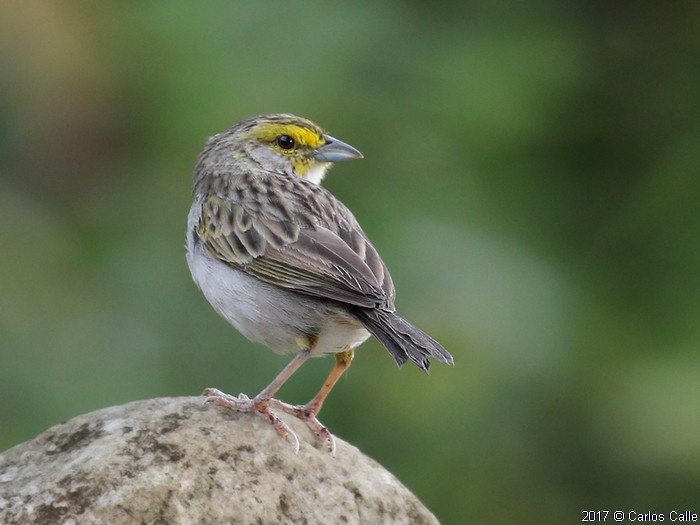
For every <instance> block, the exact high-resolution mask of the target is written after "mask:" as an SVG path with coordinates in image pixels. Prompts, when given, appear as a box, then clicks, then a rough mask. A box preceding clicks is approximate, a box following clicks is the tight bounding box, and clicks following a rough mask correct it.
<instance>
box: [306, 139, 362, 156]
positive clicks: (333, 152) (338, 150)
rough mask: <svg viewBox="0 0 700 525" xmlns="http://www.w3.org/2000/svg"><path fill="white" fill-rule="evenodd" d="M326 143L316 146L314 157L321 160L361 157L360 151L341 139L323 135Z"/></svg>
mask: <svg viewBox="0 0 700 525" xmlns="http://www.w3.org/2000/svg"><path fill="white" fill-rule="evenodd" d="M323 138H324V139H325V140H326V143H325V144H324V145H323V146H321V147H320V148H317V149H316V151H315V152H314V158H315V159H316V160H319V161H321V162H340V161H341V160H352V159H361V158H362V153H360V152H359V151H357V150H356V149H355V148H353V147H352V146H351V145H350V144H346V143H345V142H343V141H342V140H338V139H335V138H333V137H331V136H330V135H324V136H323Z"/></svg>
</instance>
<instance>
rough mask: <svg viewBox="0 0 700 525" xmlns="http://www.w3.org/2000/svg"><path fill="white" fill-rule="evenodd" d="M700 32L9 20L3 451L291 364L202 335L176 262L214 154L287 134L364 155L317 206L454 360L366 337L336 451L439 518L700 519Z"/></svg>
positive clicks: (236, 11)
mask: <svg viewBox="0 0 700 525" xmlns="http://www.w3.org/2000/svg"><path fill="white" fill-rule="evenodd" d="M525 4H527V5H525ZM699 15H700V8H699V7H698V4H697V2H672V1H670V2H636V1H634V2H633V1H623V2H601V1H583V0H579V1H564V2H560V1H559V2H557V1H554V0H550V1H546V0H543V1H539V2H527V3H518V2H497V1H493V0H492V1H486V0H482V1H468V2H430V3H427V2H406V3H400V2H386V1H377V2H370V1H365V2H343V3H340V2H339V3H335V4H330V3H327V2H326V3H321V2H306V1H297V2H286V3H283V2H268V3H262V2H224V1H219V2H207V3H193V2H173V1H168V2H166V1H153V2H87V1H83V2H39V1H36V2H33V1H26V2H3V3H2V6H0V224H1V226H0V246H1V247H2V248H1V249H2V256H1V257H0V399H1V400H2V401H1V402H0V449H2V450H4V449H6V448H9V447H11V446H13V445H15V444H17V443H20V442H22V441H25V440H27V439H30V438H32V437H33V436H35V435H36V434H37V433H39V432H41V431H43V430H44V429H46V428H48V427H49V426H51V425H54V424H56V423H58V422H60V421H61V420H64V419H66V418H70V417H72V416H75V415H78V414H81V413H84V412H88V411H92V410H95V409H99V408H102V407H106V406H110V405H115V404H120V403H125V402H128V401H132V400H136V399H142V398H150V397H157V396H180V395H195V394H198V393H200V392H201V391H202V389H203V388H204V387H206V386H216V387H219V388H221V389H223V390H226V391H229V392H232V393H238V392H247V393H249V394H255V393H257V391H258V390H259V389H260V388H262V387H263V386H264V385H266V384H267V382H268V381H269V380H270V379H271V378H272V377H273V376H274V375H275V374H276V373H277V372H278V371H279V370H280V369H281V368H282V367H283V366H284V364H285V363H286V362H287V358H285V357H280V356H276V355H274V354H273V353H272V352H270V351H268V350H265V349H263V348H262V347H258V346H256V345H253V344H250V343H248V342H247V341H246V340H245V339H244V338H243V337H242V336H240V335H239V334H238V333H237V332H236V331H235V330H234V329H233V328H232V327H230V326H228V325H227V324H226V323H225V322H224V321H223V320H221V319H220V318H219V317H218V316H217V315H216V314H215V313H214V311H213V310H212V309H211V307H210V306H209V305H208V304H207V303H206V301H205V300H204V298H203V297H202V296H201V295H200V293H199V292H198V291H197V290H196V288H195V286H194V284H193V283H192V282H191V279H190V276H189V272H188V269H187V266H186V263H185V258H184V248H183V245H184V235H185V232H184V229H185V219H186V215H187V211H188V208H189V205H190V188H191V172H192V166H193V163H194V159H195V157H196V155H197V153H198V152H199V150H200V148H201V146H202V144H203V142H204V140H205V139H206V137H207V136H209V135H212V134H214V133H216V132H219V131H221V130H223V129H225V128H227V127H228V126H230V125H231V124H233V123H234V122H236V121H238V120H240V119H242V118H244V117H247V116H250V115H254V114H258V113H267V112H277V111H289V112H294V113H297V114H299V115H302V116H306V117H308V118H311V119H312V120H314V121H316V122H318V123H319V124H320V125H322V126H324V127H325V128H326V129H328V130H329V131H330V132H331V133H332V134H333V135H335V136H337V137H338V138H340V139H342V140H345V141H347V142H349V143H350V144H353V145H354V146H356V147H357V148H359V149H360V150H361V151H362V152H363V153H364V154H365V160H363V161H361V162H353V163H348V164H343V165H342V166H338V167H336V168H335V169H334V170H333V171H332V172H331V174H330V176H329V177H328V178H327V179H326V182H325V185H326V186H327V187H328V188H330V189H331V191H333V192H334V193H335V194H336V195H337V196H338V197H339V198H340V199H341V200H343V201H344V202H345V203H346V204H347V205H348V206H349V207H350V208H351V209H352V210H353V211H354V212H355V214H356V215H357V217H358V219H359V220H360V222H361V224H362V225H363V227H364V229H365V230H366V232H367V233H368V235H369V236H370V238H371V239H372V240H373V242H374V244H375V245H376V246H377V247H378V248H379V251H380V252H381V253H382V256H383V257H384V259H385V261H386V263H387V264H388V266H389V268H390V269H391V270H392V274H393V277H394V281H395V282H396V285H397V289H398V291H399V293H398V301H397V302H398V306H399V309H400V310H401V311H402V312H403V313H404V314H405V315H406V316H407V317H408V318H409V319H411V320H412V321H413V322H415V323H416V324H417V325H419V326H421V327H422V328H424V329H425V330H427V331H429V332H430V333H431V334H433V335H434V336H435V337H436V338H437V339H439V340H440V341H441V342H443V344H444V345H445V346H446V347H447V348H448V349H450V350H451V351H452V353H453V354H454V356H455V361H456V365H455V367H454V368H448V367H445V366H441V365H439V364H435V366H433V368H432V370H431V374H430V376H429V377H426V376H425V375H424V374H422V373H421V372H420V371H419V370H418V369H417V368H415V367H411V366H410V365H409V366H406V367H405V368H404V369H402V370H401V371H398V370H396V367H395V365H394V364H393V361H392V359H391V358H390V357H389V356H388V355H387V354H386V352H385V351H384V350H383V349H382V348H381V347H380V346H379V345H378V343H376V342H375V341H371V342H368V343H366V344H365V345H364V346H363V347H362V349H361V350H360V351H359V352H358V356H357V359H356V360H355V362H354V365H353V367H352V369H351V370H350V372H349V373H348V374H347V377H346V378H344V379H343V380H342V381H341V383H340V384H339V385H338V386H337V387H336V389H335V390H334V392H333V393H332V394H331V396H330V398H329V400H328V402H327V404H326V405H325V408H324V411H323V412H322V414H321V416H322V417H321V419H322V420H323V421H324V423H326V424H327V425H328V426H329V427H330V429H331V430H332V431H333V432H334V433H335V434H336V435H338V436H339V437H341V438H343V439H346V440H348V441H350V442H351V443H353V444H355V445H357V446H358V447H359V448H360V449H362V450H363V451H364V452H366V453H367V454H369V455H370V456H372V457H374V458H376V459H377V460H378V461H379V462H380V463H382V464H383V465H385V466H386V467H387V468H388V469H389V470H391V471H392V472H394V473H395V474H396V475H397V476H398V478H399V479H401V480H402V481H403V482H404V483H405V484H406V485H407V486H408V487H409V488H410V489H412V490H413V491H414V492H415V493H416V494H417V495H418V497H419V498H421V499H422V500H423V501H424V502H425V503H426V504H427V505H428V506H429V507H430V508H431V509H432V510H433V511H434V512H435V514H436V515H437V516H438V518H440V519H441V520H442V521H443V522H444V523H466V522H470V523H514V522H516V523H538V524H541V523H564V522H567V523H572V522H576V521H581V518H582V514H581V511H582V510H584V509H592V510H598V509H606V508H607V509H611V510H614V509H617V508H620V509H623V510H636V511H639V512H646V511H654V512H666V513H667V512H669V511H670V510H672V509H677V510H686V509H689V510H694V511H695V512H700V507H699V506H698V505H699V503H698V501H700V500H698V494H700V353H699V350H700V322H698V320H699V317H700V294H699V293H698V291H699V289H700V230H699V228H698V227H699V226H700V206H699V202H700V176H699V175H700V146H699V145H700V36H699V35H700V24H699V23H698V22H699ZM331 366H332V360H331V359H317V360H314V361H313V362H312V363H310V364H308V365H307V366H305V367H304V368H303V369H302V370H301V371H300V372H299V373H298V374H297V375H296V376H295V377H294V378H293V379H292V380H291V381H290V383H289V384H288V385H287V386H285V388H284V389H283V391H282V392H281V397H282V398H284V399H285V400H288V401H291V402H303V401H306V400H307V399H308V398H310V397H311V396H312V395H313V394H314V393H315V392H316V390H317V388H318V387H319V386H320V384H321V382H322V381H323V378H324V377H325V374H326V373H327V371H328V370H329V369H330V367H331Z"/></svg>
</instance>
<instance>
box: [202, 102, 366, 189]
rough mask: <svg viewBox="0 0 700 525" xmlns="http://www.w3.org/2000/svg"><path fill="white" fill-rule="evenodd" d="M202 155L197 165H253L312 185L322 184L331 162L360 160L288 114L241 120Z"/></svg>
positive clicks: (343, 145)
mask: <svg viewBox="0 0 700 525" xmlns="http://www.w3.org/2000/svg"><path fill="white" fill-rule="evenodd" d="M232 150H233V151H232ZM232 153H233V155H232ZM203 155H205V156H206V157H207V158H206V159H204V158H202V157H200V161H203V160H209V161H211V162H212V163H213V164H214V165H216V164H219V166H216V167H219V168H221V167H222V166H221V165H220V162H217V161H223V159H224V158H225V159H226V160H227V162H226V163H225V164H228V163H230V162H238V163H239V167H240V168H241V169H246V167H247V165H249V163H253V164H255V165H257V166H256V167H257V169H258V170H259V169H262V170H264V171H266V172H270V173H276V174H279V175H287V176H294V177H300V178H303V179H306V180H308V181H310V182H313V183H315V184H318V183H320V182H321V180H322V179H323V177H324V175H325V174H326V172H327V171H328V169H329V168H330V167H331V166H332V165H333V163H334V162H339V161H342V160H350V159H361V158H362V153H360V152H359V151H357V150H356V149H355V148H353V147H352V146H350V145H349V144H346V143H345V142H342V141H340V140H338V139H336V138H333V137H331V136H330V135H328V134H327V133H325V132H324V131H323V130H322V129H321V128H320V127H318V126H317V125H316V124H314V123H313V122H311V121H310V120H306V119H304V118H300V117H297V116H295V115H290V114H272V115H259V116H256V117H251V118H248V119H246V120H243V121H241V122H239V123H238V124H236V125H235V126H233V127H232V128H231V129H229V130H228V131H225V132H224V133H220V134H219V135H216V136H214V137H212V138H211V139H210V140H209V143H208V144H207V147H205V150H204V151H203ZM212 167H215V166H212ZM224 167H228V168H231V166H224ZM215 171H220V170H215Z"/></svg>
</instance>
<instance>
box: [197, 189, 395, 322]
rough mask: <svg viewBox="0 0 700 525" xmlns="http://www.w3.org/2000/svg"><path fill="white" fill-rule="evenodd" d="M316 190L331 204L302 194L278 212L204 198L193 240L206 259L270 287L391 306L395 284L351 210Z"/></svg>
mask: <svg viewBox="0 0 700 525" xmlns="http://www.w3.org/2000/svg"><path fill="white" fill-rule="evenodd" d="M315 188H317V190H318V191H321V192H323V193H322V194H321V195H320V197H322V198H323V199H326V201H324V202H325V203H326V204H328V202H327V199H332V202H331V204H332V206H330V208H329V206H322V205H321V206H319V205H318V204H319V203H318V201H317V200H316V199H314V198H309V196H308V195H306V196H305V199H304V201H303V203H300V202H293V203H292V204H290V203H289V202H287V203H285V206H284V213H279V212H274V213H266V214H264V213H263V211H261V207H260V206H251V205H246V204H247V203H246V202H245V201H242V202H237V201H235V200H231V199H228V198H227V199H224V198H222V197H219V196H210V197H208V198H207V199H205V200H204V202H203V203H202V213H201V217H200V221H199V225H198V227H197V234H198V236H199V239H200V240H201V242H203V244H204V247H205V248H206V250H207V252H208V253H209V254H210V255H211V256H212V257H215V258H217V259H219V260H221V261H223V262H226V263H227V264H230V265H231V266H234V267H236V268H238V269H240V270H242V271H244V272H246V273H248V274H249V275H252V276H254V277H256V278H258V279H260V280H261V281H264V282H267V283H270V284H273V285H275V286H279V287H281V288H285V289H288V290H293V291H296V292H299V293H304V294H307V295H312V296H315V297H322V298H325V299H332V300H335V301H340V302H343V303H347V304H352V305H355V306H360V307H365V308H376V307H388V308H393V302H394V286H393V283H392V281H391V277H390V275H389V272H388V270H387V268H386V266H385V265H384V263H383V262H382V260H381V258H380V257H379V254H378V253H377V251H376V250H375V249H374V247H373V246H372V245H371V244H370V242H369V241H368V240H367V238H366V237H365V235H364V233H363V232H362V229H361V228H360V227H359V225H358V224H357V221H356V220H355V218H354V217H353V216H352V214H351V213H350V211H349V210H347V208H345V206H343V205H342V204H341V203H340V202H338V201H337V200H336V199H335V198H333V197H332V195H330V193H328V192H325V190H323V189H322V188H320V187H315ZM305 189H306V190H307V191H309V188H305ZM317 190H312V191H313V192H314V194H315V192H316V191H317ZM316 196H317V197H319V195H316Z"/></svg>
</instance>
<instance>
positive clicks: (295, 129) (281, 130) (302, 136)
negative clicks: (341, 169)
mask: <svg viewBox="0 0 700 525" xmlns="http://www.w3.org/2000/svg"><path fill="white" fill-rule="evenodd" d="M252 135H253V136H254V137H256V138H257V139H259V140H262V141H265V142H273V141H274V140H275V139H276V138H277V137H279V136H280V135H289V136H290V137H292V138H293V139H294V141H295V142H296V143H297V145H299V146H307V147H309V148H318V147H319V146H322V145H323V143H324V140H323V136H320V135H319V134H318V133H317V132H315V131H312V130H309V129H306V128H302V127H301V126H296V125H294V124H267V125H264V126H258V127H257V128H254V129H253V130H252Z"/></svg>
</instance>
